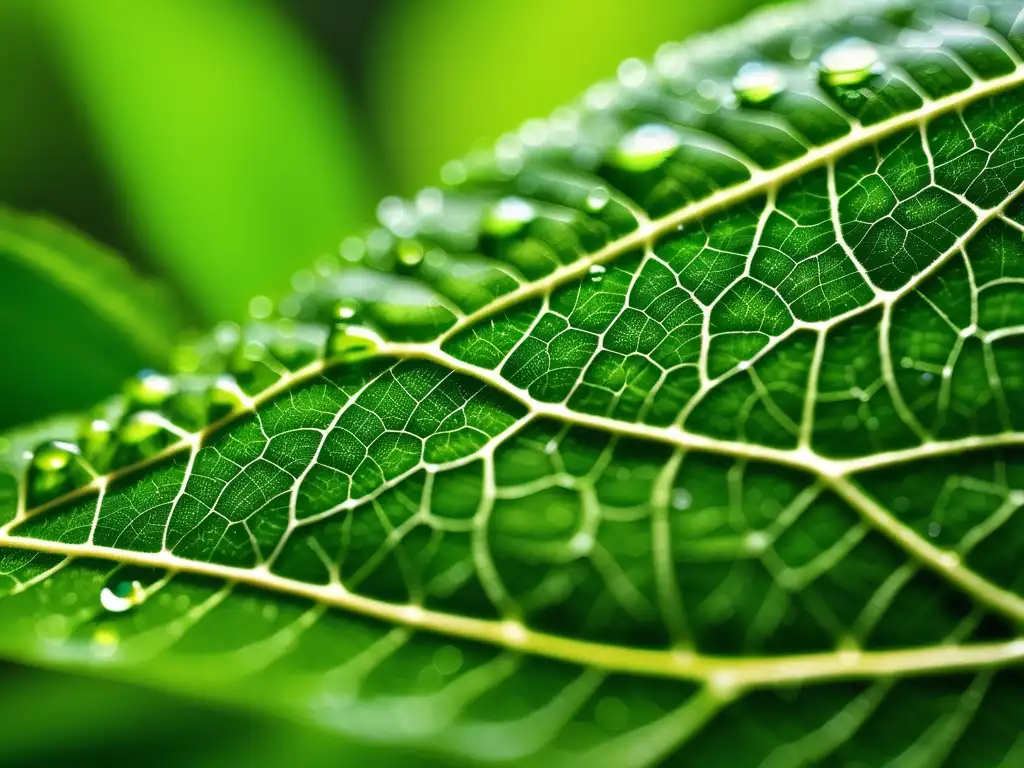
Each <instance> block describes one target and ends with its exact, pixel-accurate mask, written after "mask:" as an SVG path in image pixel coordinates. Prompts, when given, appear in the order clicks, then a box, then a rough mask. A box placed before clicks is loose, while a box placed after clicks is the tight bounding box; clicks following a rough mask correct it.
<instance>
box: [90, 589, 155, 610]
mask: <svg viewBox="0 0 1024 768" xmlns="http://www.w3.org/2000/svg"><path fill="white" fill-rule="evenodd" d="M145 601H146V590H145V589H144V588H143V586H142V582H140V581H118V582H116V583H114V584H113V586H111V585H107V586H105V587H104V588H103V590H102V591H101V592H100V605H102V606H103V608H104V609H105V610H107V611H110V612H111V613H124V612H125V611H130V610H131V609H132V608H134V607H135V606H137V605H142V604H143V603H144V602H145Z"/></svg>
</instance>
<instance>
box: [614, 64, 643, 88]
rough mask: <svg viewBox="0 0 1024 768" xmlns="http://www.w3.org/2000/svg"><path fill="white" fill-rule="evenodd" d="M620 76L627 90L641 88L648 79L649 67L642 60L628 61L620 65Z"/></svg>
mask: <svg viewBox="0 0 1024 768" xmlns="http://www.w3.org/2000/svg"><path fill="white" fill-rule="evenodd" d="M618 76H619V82H620V83H622V84H623V85H624V86H626V87H627V88H639V87H640V86H641V85H643V84H644V80H646V79H647V65H646V64H644V63H643V62H642V61H640V59H626V60H625V61H624V62H622V63H621V64H619V69H618Z"/></svg>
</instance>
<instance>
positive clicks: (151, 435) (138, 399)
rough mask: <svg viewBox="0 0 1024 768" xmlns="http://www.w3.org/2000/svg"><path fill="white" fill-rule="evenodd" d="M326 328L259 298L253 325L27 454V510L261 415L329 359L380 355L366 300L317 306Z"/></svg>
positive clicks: (144, 375) (230, 329)
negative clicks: (276, 390)
mask: <svg viewBox="0 0 1024 768" xmlns="http://www.w3.org/2000/svg"><path fill="white" fill-rule="evenodd" d="M312 304H313V305H315V306H314V309H315V312H316V313H317V317H316V322H311V321H299V320H296V319H294V318H290V317H283V316H280V314H279V313H278V311H277V310H278V308H277V307H275V306H274V305H273V304H272V303H271V302H270V301H269V300H267V299H263V298H258V299H256V300H254V301H253V302H252V305H251V307H250V309H251V313H250V314H251V316H252V317H251V320H250V321H249V322H247V323H246V324H245V325H244V326H239V325H237V324H234V323H223V324H221V325H219V326H217V328H216V329H215V330H214V332H213V333H212V334H210V335H209V336H208V337H205V338H204V339H202V340H200V341H198V342H196V343H194V344H186V345H183V347H182V348H181V349H180V350H179V351H178V353H177V354H176V355H175V356H174V362H173V365H174V371H173V372H171V373H167V374H165V373H161V372H157V371H153V370H143V371H140V372H139V373H138V374H137V375H135V376H134V377H132V378H131V379H129V380H128V381H127V382H126V383H125V385H124V387H123V389H122V392H121V397H119V398H115V399H114V400H113V401H111V402H109V403H106V404H104V405H102V406H101V407H99V408H98V409H96V410H95V411H94V412H92V413H90V414H88V415H87V417H86V418H85V419H83V420H82V422H81V423H80V424H79V426H78V429H77V432H76V433H75V434H71V435H68V436H67V437H66V438H64V439H60V440H47V441H45V442H42V443H40V444H39V445H37V446H35V447H34V448H33V449H32V450H30V451H27V452H26V453H25V455H24V459H25V463H26V480H25V499H24V504H25V507H26V509H27V510H33V509H35V508H37V507H39V506H41V505H44V504H47V503H49V502H53V501H54V500H56V499H59V498H60V497H62V496H64V495H65V494H68V493H70V492H73V491H76V490H78V489H80V488H83V487H87V486H89V485H90V484H94V483H96V482H97V481H98V480H99V479H100V478H102V477H103V476H105V475H107V474H108V473H110V472H112V471H115V470H119V469H123V468H126V467H130V466H132V465H135V464H138V463H139V462H142V461H145V460H147V459H150V458H152V457H155V456H158V455H160V454H162V453H164V452H166V451H167V450H168V449H171V448H173V447H174V446H175V445H176V444H189V443H190V442H194V441H197V440H199V439H200V437H201V436H202V435H203V433H204V430H206V429H208V428H209V427H211V425H214V424H216V423H218V422H220V421H222V420H225V419H228V418H231V417H234V416H237V415H238V414H240V413H244V412H246V411H249V410H251V409H252V408H253V407H254V405H255V402H256V400H255V398H257V397H259V396H260V395H263V394H266V393H267V392H268V390H270V389H271V388H273V387H276V386H279V385H280V384H281V382H282V381H283V380H286V379H287V377H289V376H291V375H293V374H295V373H296V372H297V371H301V370H302V369H303V368H305V367H307V366H314V367H316V366H321V365H323V361H324V360H325V359H327V360H331V361H332V362H333V361H338V362H353V361H357V360H361V359H364V358H367V357H370V356H373V355H374V354H375V353H376V352H377V350H378V347H379V344H380V343H381V339H380V337H379V336H378V335H377V334H376V333H374V332H373V331H372V330H371V329H369V328H367V327H364V326H363V325H361V324H360V315H361V306H360V303H359V302H357V301H354V300H351V299H331V300H322V301H319V302H312Z"/></svg>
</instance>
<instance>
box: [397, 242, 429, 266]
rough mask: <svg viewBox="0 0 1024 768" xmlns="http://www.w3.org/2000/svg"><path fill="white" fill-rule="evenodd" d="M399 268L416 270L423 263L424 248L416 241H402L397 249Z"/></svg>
mask: <svg viewBox="0 0 1024 768" xmlns="http://www.w3.org/2000/svg"><path fill="white" fill-rule="evenodd" d="M395 255H396V256H397V257H398V264H399V267H404V268H406V269H414V268H416V267H418V266H419V265H420V264H421V263H422V261H423V246H422V245H420V244H419V243H418V242H416V241H415V240H400V241H399V243H398V247H397V248H396V249H395Z"/></svg>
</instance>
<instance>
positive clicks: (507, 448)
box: [0, 0, 1024, 768]
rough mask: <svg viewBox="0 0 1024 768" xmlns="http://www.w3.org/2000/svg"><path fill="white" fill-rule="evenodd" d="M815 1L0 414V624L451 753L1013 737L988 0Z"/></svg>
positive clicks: (1004, 117) (32, 638)
mask: <svg viewBox="0 0 1024 768" xmlns="http://www.w3.org/2000/svg"><path fill="white" fill-rule="evenodd" d="M838 5H839V4H837V3H824V2H823V3H821V4H820V5H816V6H811V7H793V8H788V9H783V10H776V11H773V12H771V13H767V14H762V15H759V16H757V17H756V18H753V19H751V20H750V21H749V22H747V23H745V24H744V25H742V26H741V27H739V28H736V29H733V30H730V31H728V32H723V33H721V34H719V35H717V36H714V37H711V38H707V39H702V40H698V41H694V42H692V43H687V44H680V45H676V44H669V45H666V46H664V47H663V48H662V49H661V50H660V51H659V53H658V55H657V57H656V59H655V61H654V62H653V64H651V65H644V64H641V63H640V62H630V63H628V65H624V66H623V67H622V68H621V69H620V72H619V79H618V81H617V82H614V83H603V84H599V85H598V86H595V87H594V88H592V89H591V90H590V91H588V92H587V94H585V95H584V97H583V98H582V99H581V101H580V102H579V103H577V104H575V105H573V106H570V107H567V108H564V109H562V110H559V111H557V112H556V113H555V114H554V115H553V116H552V117H551V118H550V119H549V120H548V121H546V122H544V123H542V124H537V122H536V121H533V122H531V123H530V124H529V128H525V127H524V129H523V130H522V131H521V132H517V133H512V134H508V135H507V136H505V137H503V138H502V139H501V140H500V141H499V143H498V145H497V147H496V149H495V151H494V152H493V153H490V154H478V155H473V156H470V157H469V158H467V159H465V160H464V161H459V162H458V163H457V164H454V165H451V166H448V167H447V169H446V172H445V177H446V179H448V180H449V181H450V182H451V184H450V186H449V187H447V188H445V189H444V190H437V189H430V190H425V191H424V192H423V193H421V194H420V195H417V196H416V197H415V199H413V200H408V201H405V200H398V199H388V200H386V201H385V202H384V203H382V205H381V207H380V218H381V226H380V227H379V228H377V229H375V230H374V231H372V232H370V233H368V234H367V236H366V237H365V238H359V239H349V240H346V241H345V242H344V244H343V245H342V249H341V258H340V259H322V260H320V261H319V262H318V263H317V267H316V270H315V272H314V271H310V272H306V273H301V277H297V278H296V281H295V284H296V286H297V290H296V292H295V293H294V294H293V295H292V296H289V297H288V298H286V299H284V300H282V301H281V302H280V303H279V304H277V305H271V304H269V303H267V302H254V305H253V306H254V311H253V315H254V317H253V319H252V321H251V322H249V323H247V324H246V325H245V326H244V327H242V328H238V327H237V326H230V325H226V326H222V327H220V328H218V329H217V330H216V331H215V332H214V333H213V334H212V335H211V337H210V338H209V339H208V340H206V341H204V342H200V343H198V344H195V345H193V346H192V347H190V348H189V349H188V351H187V354H183V355H181V356H180V359H181V360H184V361H186V362H187V365H182V366H181V370H179V371H172V372H168V373H167V374H158V373H145V374H142V375H141V376H140V377H139V378H138V379H136V380H134V381H133V382H132V383H130V384H129V385H128V386H127V387H126V390H125V396H124V397H123V398H120V399H117V400H115V401H114V402H111V403H107V404H105V405H103V406H101V407H100V409H99V411H97V412H94V413H90V414H87V415H85V416H84V417H83V420H82V421H81V422H80V423H66V422H61V423H59V424H56V425H50V426H48V427H45V428H42V429H39V430H33V431H25V432H21V433H17V434H14V435H11V436H10V438H9V439H7V441H6V443H5V446H6V448H7V450H6V454H5V459H4V460H5V462H6V465H7V467H8V469H7V470H6V473H5V474H3V475H2V476H0V523H2V528H0V545H2V547H3V549H0V591H2V592H3V598H2V599H0V622H2V626H3V627H4V632H3V633H2V635H0V652H2V653H3V654H5V655H7V656H11V657H16V658H21V659H30V660H32V661H33V662H35V663H38V664H47V665H54V666H58V665H60V666H66V665H87V666H92V667H98V668H100V669H102V670H104V671H107V672H109V674H111V675H118V676H125V677H131V678H134V679H141V680H145V681H149V682H151V683H152V684H155V685H160V686H167V687H183V688H187V689H188V690H190V691H201V692H204V693H205V694H207V695H209V696H212V697H219V698H221V699H224V700H228V701H236V702H240V703H244V704H245V705H248V706H255V707H258V708H262V709H266V710H269V711H274V712H282V713H285V714H287V715H288V716H290V717H297V718H301V719H306V720H309V721H311V722H314V723H316V724H318V725H319V726H321V727H324V728H327V729H331V730H335V731H339V732H343V733H345V734H349V735H351V736H353V737H356V738H359V739H364V740H370V741H374V742H378V743H381V744H388V745H392V746H394V745H397V744H404V745H416V746H425V747H427V748H429V749H430V750H432V751H434V752H435V753H437V754H442V755H445V756H447V757H451V758H453V759H454V758H467V759H472V760H475V761H484V762H486V761H522V762H523V763H524V764H537V761H541V763H542V764H547V763H554V764H583V763H585V764H593V765H609V766H633V765H636V766H639V765H650V764H655V763H659V762H665V763H667V764H674V765H729V766H770V767H779V768H781V767H784V766H798V765H883V764H887V765H894V766H933V765H936V766H937V765H951V766H973V765H1016V764H1019V763H1021V762H1024V741H1021V738H1020V734H1021V732H1022V731H1024V714H1022V709H1021V707H1020V706H1019V703H1020V700H1021V696H1022V694H1024V688H1022V686H1021V681H1020V674H1019V670H1018V668H1017V667H1016V666H1015V665H1016V664H1018V663H1019V662H1020V661H1021V660H1022V659H1024V636H1022V635H1021V624H1022V623H1024V566H1022V563H1024V559H1022V557H1021V553H1022V551H1024V514H1022V513H1021V507H1022V505H1024V453H1022V449H1024V202H1022V201H1021V199H1020V197H1019V193H1020V191H1021V187H1022V185H1024V127H1022V126H1024V100H1022V97H1021V96H1022V92H1021V84H1022V82H1024V62H1022V56H1024V36H1022V30H1024V21H1021V19H1022V18H1024V17H1022V16H1021V11H1022V8H1021V5H1020V3H1019V2H1003V3H999V2H993V3H988V4H986V7H985V9H984V10H985V11H986V13H984V14H979V13H978V12H977V10H976V8H977V6H976V5H974V4H973V3H970V2H935V1H934V0H927V1H925V0H920V1H919V2H891V3H875V2H872V3H864V2H860V3H851V4H850V6H849V7H846V6H843V7H842V8H840V7H838ZM79 468H81V471H80V469H79ZM62 595H64V596H66V595H74V596H75V599H73V600H63V599H61V598H60V596H62Z"/></svg>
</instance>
